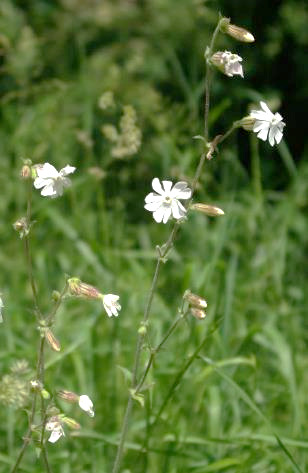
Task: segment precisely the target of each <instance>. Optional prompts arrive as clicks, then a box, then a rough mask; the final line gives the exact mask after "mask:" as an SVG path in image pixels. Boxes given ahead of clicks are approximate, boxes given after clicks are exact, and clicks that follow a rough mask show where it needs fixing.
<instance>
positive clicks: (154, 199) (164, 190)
mask: <svg viewBox="0 0 308 473" xmlns="http://www.w3.org/2000/svg"><path fill="white" fill-rule="evenodd" d="M152 187H153V189H154V191H155V192H150V194H148V195H147V196H146V198H145V206H144V208H145V209H146V210H149V211H150V212H153V218H154V220H155V221H156V222H158V223H160V222H163V223H167V222H168V220H169V218H170V217H171V215H172V216H173V218H175V219H176V220H178V219H179V218H182V217H184V215H185V214H186V209H185V207H184V206H183V205H182V204H181V202H179V200H182V199H183V200H186V199H190V197H191V189H190V188H189V187H187V183H186V182H183V181H180V182H177V183H176V184H175V185H174V186H173V187H172V182H171V181H162V184H161V183H160V181H159V179H158V178H157V177H155V178H154V179H153V181H152Z"/></svg>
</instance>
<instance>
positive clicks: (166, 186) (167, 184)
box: [162, 181, 172, 194]
mask: <svg viewBox="0 0 308 473" xmlns="http://www.w3.org/2000/svg"><path fill="white" fill-rule="evenodd" d="M162 184H163V188H164V191H165V193H166V194H169V193H170V191H171V188H172V182H171V181H162Z"/></svg>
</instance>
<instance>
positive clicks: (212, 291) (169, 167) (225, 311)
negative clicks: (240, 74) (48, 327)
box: [0, 0, 308, 473]
mask: <svg viewBox="0 0 308 473" xmlns="http://www.w3.org/2000/svg"><path fill="white" fill-rule="evenodd" d="M218 12H221V13H222V14H223V15H224V16H228V17H231V19H232V22H233V23H235V24H237V25H241V26H244V27H246V28H247V29H249V30H250V31H251V32H252V33H253V34H254V36H255V38H256V42H255V43H253V44H244V43H236V42H235V41H233V40H232V39H231V38H228V37H226V36H225V37H223V36H220V37H219V40H218V48H219V49H223V50H224V49H228V50H232V51H233V52H236V53H238V54H240V55H241V56H242V57H243V59H244V71H245V79H244V80H242V79H241V78H233V79H230V78H228V77H225V76H223V75H219V73H218V72H217V74H215V80H214V84H213V88H212V107H211V112H210V134H211V136H212V137H213V136H215V134H217V133H221V132H223V131H224V130H226V129H227V128H228V127H229V126H230V125H231V123H232V121H233V120H237V119H239V118H241V117H242V116H244V115H245V114H247V112H248V111H249V108H250V107H251V106H252V105H254V106H256V105H257V104H258V102H259V101H260V100H265V101H266V102H267V103H268V104H269V105H270V107H271V108H272V110H273V111H277V110H279V112H280V113H281V114H282V116H283V117H284V120H285V122H286V127H285V134H284V136H285V140H284V141H283V142H282V143H281V145H280V146H279V147H275V148H271V147H270V146H269V145H268V143H263V142H260V141H259V140H257V139H256V136H255V135H252V134H249V133H247V132H245V131H239V132H238V133H236V134H233V135H232V137H231V138H230V140H228V141H227V142H226V143H225V144H224V146H221V149H220V153H219V155H217V156H216V157H215V159H213V160H212V161H210V162H207V163H206V166H205V169H204V172H203V174H202V177H201V181H200V185H199V187H198V189H197V193H196V201H199V202H207V203H211V204H214V205H215V204H216V205H219V206H220V207H221V208H223V209H224V211H225V216H224V217H221V218H217V219H213V218H207V217H205V216H204V215H201V214H190V215H189V217H188V222H187V223H186V224H185V225H183V226H182V228H181V232H180V235H179V237H178V239H177V242H176V247H175V249H174V250H173V252H172V254H171V255H170V258H169V261H168V263H167V264H166V265H165V266H164V268H163V271H162V273H161V277H160V280H159V286H158V291H157V294H156V296H155V299H154V305H153V311H152V315H151V322H150V327H149V334H150V338H151V342H152V344H155V343H158V342H159V341H160V339H161V338H162V335H163V334H164V332H165V331H166V330H167V328H168V327H169V325H170V323H171V322H172V320H174V318H175V317H176V314H177V308H178V307H179V305H180V303H181V296H182V294H183V292H184V291H185V290H186V289H187V288H190V289H191V290H192V291H193V292H196V293H199V294H201V295H202V296H204V297H205V298H206V299H207V301H208V315H207V319H206V320H205V321H203V322H199V321H196V320H190V319H189V320H188V321H187V323H184V324H182V325H181V326H180V327H179V328H178V329H177V332H176V334H175V335H174V336H173V337H172V338H171V339H170V340H169V342H168V344H167V346H166V347H165V349H164V350H163V352H162V353H160V354H159V356H158V357H157V359H156V361H155V365H154V368H153V370H152V371H151V374H150V376H149V379H148V384H149V385H150V386H149V390H148V391H146V392H145V395H146V406H145V408H143V409H142V408H141V406H139V405H138V404H137V403H136V405H135V406H134V415H133V418H132V422H131V427H130V434H129V438H128V440H129V444H128V449H127V455H126V457H125V460H124V463H123V472H124V471H125V473H129V472H134V473H139V472H140V473H141V472H151V473H152V472H153V473H156V472H160V473H184V472H185V473H186V472H192V473H203V472H204V473H206V472H216V471H217V472H218V471H219V472H220V471H223V472H228V473H235V472H236V473H247V472H253V473H271V472H273V473H274V472H277V473H278V472H279V473H281V472H286V473H288V472H293V471H300V470H299V469H296V467H295V466H294V465H293V466H292V459H293V463H294V462H296V463H297V465H298V468H300V469H301V470H302V471H303V472H304V471H306V468H307V465H308V457H307V449H308V440H307V425H308V421H307V413H308V406H307V391H308V353H307V340H308V324H307V321H306V307H307V302H308V301H307V297H308V291H307V265H306V254H307V247H308V226H307V215H306V210H307V186H308V180H307V178H308V166H307V159H305V156H306V155H307V144H308V141H307V133H306V134H305V133H304V127H303V126H302V123H303V124H304V123H305V122H306V118H305V115H304V111H305V110H306V109H307V87H308V86H307V46H308V33H307V31H308V30H307V22H308V12H307V4H306V2H304V1H299V0H273V1H270V2H269V1H267V0H224V1H223V0H221V1H218V0H217V1H215V0H213V1H203V0H117V1H111V0H100V1H99V0H58V1H48V0H27V1H26V0H20V1H17V0H16V1H13V0H1V2H0V67H1V69H0V94H1V96H0V100H1V108H0V188H1V199H0V209H1V219H0V240H1V253H0V268H1V271H0V291H1V293H2V297H3V300H4V303H5V311H4V318H5V322H4V323H3V324H2V325H1V326H0V343H1V348H0V376H1V377H2V381H0V400H1V399H2V398H1V386H2V385H3V377H4V376H5V375H7V373H10V369H11V367H12V364H13V363H14V362H16V361H17V360H27V361H28V362H29V366H30V370H32V369H33V367H34V364H35V359H36V345H37V339H38V332H37V329H36V326H35V322H34V317H33V313H32V301H31V291H30V286H29V283H28V280H27V272H26V265H25V260H24V255H23V242H22V241H21V240H20V239H19V238H18V235H17V234H16V232H15V231H14V229H13V227H12V224H13V223H14V222H15V221H16V220H17V219H18V218H20V217H21V216H23V215H24V214H25V206H26V186H25V184H24V182H22V181H21V179H20V177H19V173H20V169H21V167H22V164H23V160H22V159H24V158H30V159H31V160H32V161H33V163H42V162H50V163H51V164H53V165H55V166H56V167H57V168H58V169H59V168H62V167H64V166H65V165H66V164H70V165H73V166H76V167H77V171H76V173H75V174H74V175H73V176H72V181H73V186H72V188H71V189H70V190H68V191H67V192H66V193H65V195H64V196H63V197H62V198H60V199H55V200H49V199H46V198H43V197H41V196H40V194H39V192H38V191H35V190H34V196H33V219H34V220H35V221H36V223H35V225H34V227H33V232H32V238H33V243H32V246H33V254H34V266H35V276H36V279H37V283H38V288H39V296H40V301H41V307H42V310H43V311H48V309H49V308H50V305H51V294H52V291H53V290H61V288H62V287H63V285H64V281H65V275H66V274H69V275H71V276H78V277H80V278H81V279H82V280H84V281H86V282H88V283H90V284H93V285H95V286H97V287H99V288H100V289H101V291H102V292H104V293H115V294H120V296H121V303H122V311H121V313H120V316H119V317H118V318H117V319H115V318H113V319H109V318H108V317H107V316H106V314H105V313H104V312H103V310H102V307H101V306H100V304H99V303H96V302H89V301H80V300H79V301H76V300H67V301H66V303H65V304H64V306H63V307H62V308H61V310H60V312H59V315H58V318H57V323H56V326H55V329H54V331H55V334H56V336H57V337H58V338H59V340H60V342H61V345H62V351H61V352H60V353H59V354H55V353H52V352H51V351H50V350H49V351H48V353H47V357H46V364H47V372H46V388H47V389H48V390H49V391H51V392H54V391H55V390H56V389H69V390H72V391H76V392H77V393H80V394H83V393H86V394H89V395H90V396H91V397H92V399H93V400H94V403H95V410H96V416H95V418H94V419H93V420H92V419H89V418H87V416H86V415H85V414H83V413H81V412H80V411H79V410H78V408H75V407H74V406H67V405H64V404H61V408H62V409H63V410H64V411H65V412H67V413H68V414H69V415H71V416H73V417H74V418H75V419H76V420H77V421H78V422H80V423H81V425H82V430H81V431H80V432H79V433H77V434H76V435H75V436H74V437H73V436H69V435H68V436H67V437H65V438H64V439H61V440H60V441H59V442H58V443H57V444H55V445H48V451H49V456H50V459H51V464H52V466H53V471H54V472H59V473H60V472H61V473H70V472H74V473H83V472H85V471H87V472H91V473H98V472H100V473H101V472H102V473H104V472H106V473H107V472H110V471H111V465H112V461H113V458H114V455H115V445H116V442H117V438H118V433H119V431H120V427H121V421H122V418H123V412H124V407H125V403H126V399H127V393H128V387H129V382H128V380H127V371H126V370H127V369H128V370H130V369H131V367H132V362H133V356H134V350H135V340H136V335H137V329H138V326H139V322H140V320H141V318H142V311H143V307H144V303H145V300H146V295H147V291H148V289H149V286H150V282H151V277H152V274H153V269H154V263H155V257H156V255H155V251H154V248H155V245H157V244H161V243H163V242H164V241H165V239H166V238H167V236H168V234H169V231H170V228H171V223H169V224H167V225H166V226H165V225H162V224H161V225H158V224H156V223H155V222H154V220H153V219H152V217H151V214H150V213H149V212H146V211H145V210H144V209H143V204H144V196H145V195H146V194H147V193H148V192H150V190H151V189H150V186H151V180H152V178H153V177H156V176H157V177H159V178H169V179H172V180H174V181H176V180H180V179H182V180H183V179H185V180H187V181H188V182H191V179H192V176H193V174H194V170H195V168H196V166H197V163H198V160H199V156H200V153H201V147H200V142H198V141H196V140H193V138H192V137H193V136H195V135H198V134H202V130H203V123H202V116H203V92H204V50H205V47H206V45H207V44H208V42H209V39H210V37H211V33H212V32H213V30H214V28H215V25H216V22H217V19H218ZM215 326H216V329H215V330H214V327H215ZM206 334H208V341H207V343H206V345H205V347H204V348H203V350H202V352H201V355H202V357H200V358H199V359H198V360H196V361H195V362H194V364H193V365H192V366H191V367H190V369H189V370H188V371H187V372H186V374H185V376H184V378H183V379H182V381H181V383H180V386H179V387H178V389H177V390H176V392H175V393H174V394H173V396H172V399H171V401H170V402H169V404H168V405H167V407H166V409H165V410H164V413H163V415H162V417H161V419H160V420H159V422H158V424H157V426H156V427H155V429H153V431H152V432H149V423H150V419H151V416H153V415H155V413H156V412H157V411H158V409H159V407H160V406H161V404H162V402H163V400H164V399H165V397H166V396H167V394H168V390H169V388H170V386H171V385H172V383H173V381H174V379H175V378H176V376H177V374H178V373H179V372H180V371H181V370H182V368H183V366H184V365H185V363H186V362H187V360H188V357H189V355H190V354H192V353H193V351H194V350H195V348H196V347H197V346H198V344H199V343H200V342H201V340H202V339H203V338H204V337H205V335H206ZM204 357H205V358H206V359H210V360H212V361H213V362H215V363H218V366H219V369H218V370H215V369H213V367H211V365H209V364H208V362H207V361H206V359H205V358H204ZM144 358H145V359H146V353H145V354H144ZM31 376H33V375H32V374H31V371H30V372H29V373H28V374H27V373H26V374H25V379H29V377H30V378H31ZM19 381H20V382H21V380H19ZM1 383H2V384H1ZM12 388H14V386H13V385H12ZM15 394H16V393H15ZM2 397H3V396H2ZM2 401H3V402H4V405H3V406H2V408H1V410H0V445H1V449H0V472H7V471H9V467H10V465H11V464H12V461H13V459H14V458H16V454H17V451H18V448H19V446H20V444H21V437H22V435H23V434H24V432H25V430H26V426H27V414H26V412H25V408H27V407H28V405H27V404H25V405H23V404H22V403H21V404H22V407H23V409H22V410H21V409H16V406H14V389H13V392H12V397H11V398H10V399H7V398H6V403H5V399H2ZM7 404H8V405H7ZM15 404H16V403H15ZM261 412H262V413H263V416H264V417H263V416H262V415H261ZM273 432H276V433H277V434H279V436H280V438H281V439H282V440H283V442H284V445H285V446H286V447H287V449H288V451H289V455H291V459H290V458H288V456H287V454H286V452H284V451H283V448H282V447H281V446H279V445H278V444H277V441H276V439H275V437H274V434H273ZM144 441H146V442H147V447H148V450H147V453H143V454H140V453H139V450H140V448H141V446H142V445H143V442H144ZM21 471H26V472H27V471H28V472H31V473H36V472H41V471H42V467H41V465H40V462H39V461H36V460H35V452H34V449H33V448H32V447H31V448H29V450H28V452H27V454H26V456H25V458H24V462H23V465H22V468H21Z"/></svg>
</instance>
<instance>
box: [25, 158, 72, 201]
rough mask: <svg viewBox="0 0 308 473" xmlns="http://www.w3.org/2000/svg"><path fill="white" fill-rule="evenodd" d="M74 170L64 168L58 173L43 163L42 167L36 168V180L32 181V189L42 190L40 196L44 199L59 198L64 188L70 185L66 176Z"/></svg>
mask: <svg viewBox="0 0 308 473" xmlns="http://www.w3.org/2000/svg"><path fill="white" fill-rule="evenodd" d="M75 170H76V168H74V167H73V166H68V165H67V166H65V167H64V168H63V169H61V170H60V171H59V172H58V171H57V170H56V168H55V167H54V166H52V165H51V164H49V163H45V164H43V165H42V166H37V167H36V172H37V178H36V179H35V180H34V183H33V184H34V187H35V188H36V189H42V190H41V195H43V196H44V197H52V198H54V197H59V196H61V195H62V194H63V189H64V187H68V186H70V185H71V181H70V179H69V178H68V177H66V176H67V175H68V174H71V173H73V172H74V171H75Z"/></svg>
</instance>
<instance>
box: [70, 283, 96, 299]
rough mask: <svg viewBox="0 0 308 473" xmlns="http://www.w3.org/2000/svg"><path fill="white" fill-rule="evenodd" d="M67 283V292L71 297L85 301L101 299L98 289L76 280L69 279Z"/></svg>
mask: <svg viewBox="0 0 308 473" xmlns="http://www.w3.org/2000/svg"><path fill="white" fill-rule="evenodd" d="M67 282H68V288H69V292H70V293H71V295H72V296H81V297H85V298H87V299H99V298H101V297H102V294H101V293H100V292H99V290H98V289H96V287H94V286H91V285H90V284H87V283H85V282H82V281H81V280H80V279H78V278H70V279H68V281H67Z"/></svg>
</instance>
